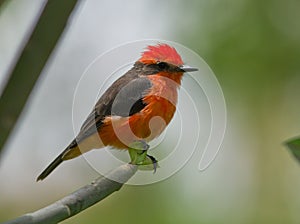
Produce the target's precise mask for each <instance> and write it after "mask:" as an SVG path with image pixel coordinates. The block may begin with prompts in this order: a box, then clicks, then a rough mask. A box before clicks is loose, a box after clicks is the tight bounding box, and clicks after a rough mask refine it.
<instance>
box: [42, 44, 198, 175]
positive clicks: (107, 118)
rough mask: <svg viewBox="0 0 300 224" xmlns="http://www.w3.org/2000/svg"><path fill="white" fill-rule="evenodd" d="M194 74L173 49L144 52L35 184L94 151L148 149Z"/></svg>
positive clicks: (162, 46) (154, 48)
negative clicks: (187, 75)
mask: <svg viewBox="0 0 300 224" xmlns="http://www.w3.org/2000/svg"><path fill="white" fill-rule="evenodd" d="M197 70H198V69H196V68H192V67H188V66H184V65H183V61H182V59H181V57H180V55H179V54H178V53H177V51H176V50H175V48H173V47H171V46H169V45H167V44H158V45H155V46H148V47H147V49H146V50H145V51H144V52H143V53H142V55H141V58H140V59H139V60H138V61H137V62H135V63H134V65H133V67H132V68H131V69H130V70H129V71H128V72H127V73H126V74H125V75H123V76H122V77H120V78H119V79H118V80H116V81H115V82H114V83H113V84H112V85H111V86H110V87H109V88H108V89H107V90H106V92H105V93H104V94H103V95H102V96H101V97H100V99H99V100H98V102H97V103H96V105H95V107H94V108H93V110H92V112H91V113H90V114H89V116H88V118H87V119H86V121H85V122H84V123H83V125H82V127H81V129H80V131H79V133H78V135H77V137H76V138H75V139H74V140H73V141H72V142H71V143H70V144H69V146H68V147H67V148H66V149H65V150H64V151H63V152H62V153H61V154H60V155H59V156H58V157H57V158H56V159H55V160H54V161H53V162H52V163H51V164H50V165H49V166H48V167H47V168H46V169H45V170H44V171H43V172H42V173H41V174H40V175H39V176H38V178H37V180H43V179H44V178H46V177H47V176H48V175H49V174H50V173H51V172H52V171H53V170H54V169H55V168H56V167H57V166H58V165H59V164H60V163H62V162H63V161H64V160H69V159H73V158H75V157H77V156H79V155H81V154H83V153H85V152H87V151H90V150H92V149H97V148H103V147H105V146H111V147H114V148H117V149H128V148H129V147H130V144H131V143H133V142H135V141H143V142H145V145H147V142H149V141H151V140H152V139H154V138H156V137H158V136H159V135H160V134H161V133H162V131H163V130H164V129H165V127H166V126H167V125H168V124H169V122H170V121H171V119H172V117H173V115H174V113H175V110H176V103H177V91H178V88H179V87H180V84H181V79H182V76H183V73H184V72H192V71H197ZM147 146H148V145H147ZM146 149H147V148H146ZM147 156H148V157H149V158H151V160H152V161H153V163H154V162H156V160H155V159H154V158H153V157H152V156H149V155H147Z"/></svg>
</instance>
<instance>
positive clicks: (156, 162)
mask: <svg viewBox="0 0 300 224" xmlns="http://www.w3.org/2000/svg"><path fill="white" fill-rule="evenodd" d="M147 157H148V158H149V159H151V161H152V164H153V173H156V169H157V165H158V161H157V160H156V159H155V158H154V157H153V156H150V155H148V154H147Z"/></svg>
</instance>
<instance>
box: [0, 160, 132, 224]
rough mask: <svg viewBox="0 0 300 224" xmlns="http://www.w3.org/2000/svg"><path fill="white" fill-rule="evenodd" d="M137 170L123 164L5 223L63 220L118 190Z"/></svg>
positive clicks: (48, 223)
mask: <svg viewBox="0 0 300 224" xmlns="http://www.w3.org/2000/svg"><path fill="white" fill-rule="evenodd" d="M136 171H137V166H136V165H132V164H125V165H122V166H120V167H118V168H116V169H115V170H113V171H112V172H110V173H109V174H108V175H107V176H106V177H100V178H98V179H96V180H95V181H93V182H92V183H91V184H88V185H86V186H84V187H82V188H80V189H79V190H77V191H75V192H73V193H72V194H70V195H68V196H66V197H64V198H63V199H61V200H59V201H56V202H55V203H53V204H51V205H49V206H47V207H45V208H42V209H40V210H38V211H35V212H33V213H28V214H25V215H23V216H21V217H19V218H17V219H14V220H12V221H8V222H6V223H4V224H37V223H43V224H51V223H58V222H60V221H63V220H65V219H67V218H70V217H71V216H74V215H76V214H78V213H80V212H81V211H83V210H85V209H86V208H88V207H90V206H92V205H94V204H95V203H97V202H99V201H101V200H102V199H104V198H106V197H107V196H109V195H110V194H112V193H113V192H115V191H118V190H119V189H120V188H121V187H122V186H123V184H124V183H126V182H127V181H128V180H129V179H130V178H131V177H132V176H133V175H134V174H135V172H136Z"/></svg>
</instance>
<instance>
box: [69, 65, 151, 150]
mask: <svg viewBox="0 0 300 224" xmlns="http://www.w3.org/2000/svg"><path fill="white" fill-rule="evenodd" d="M138 73H139V71H138V68H137V67H133V68H132V69H131V70H129V71H128V72H127V73H126V74H125V75H123V76H122V77H120V78H119V79H117V80H116V81H115V82H114V83H113V84H112V85H111V86H110V87H109V88H108V89H107V90H106V92H105V93H104V94H103V95H102V96H101V97H100V99H99V100H98V102H97V103H96V105H95V107H94V108H93V110H92V112H91V113H90V114H89V116H88V117H87V119H86V120H85V122H84V123H83V125H82V127H81V129H80V131H79V133H78V135H77V137H76V139H74V140H73V141H72V142H71V144H70V146H69V148H73V147H75V146H77V143H79V142H81V141H82V140H83V139H85V138H87V137H89V136H90V135H92V134H94V133H95V132H96V131H97V130H98V129H99V128H101V125H102V124H103V119H104V118H105V117H106V116H111V115H115V116H121V117H127V116H130V115H132V114H135V113H138V112H139V111H141V110H142V109H143V108H144V107H145V106H146V104H145V103H144V102H143V100H142V99H143V97H144V96H145V93H147V91H148V90H149V89H150V87H151V86H152V84H151V82H150V80H149V79H147V78H146V77H140V76H139V75H137V74H138Z"/></svg>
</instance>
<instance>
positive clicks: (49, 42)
mask: <svg viewBox="0 0 300 224" xmlns="http://www.w3.org/2000/svg"><path fill="white" fill-rule="evenodd" d="M78 1H79V0H68V1H61V0H48V1H46V4H45V7H44V9H43V12H42V13H41V15H40V17H39V19H38V21H37V23H36V25H35V26H34V28H33V29H32V33H31V36H30V37H29V39H28V42H27V43H26V44H25V47H24V49H23V50H22V52H21V54H20V57H19V59H17V58H16V59H17V62H16V65H15V66H14V68H12V69H11V71H9V74H8V75H7V77H8V81H7V84H6V86H5V89H4V91H3V93H2V95H1V98H0V130H1V135H0V152H1V150H2V149H3V145H4V144H5V142H6V140H7V138H8V136H9V134H10V132H11V131H12V129H13V127H14V126H15V123H16V122H17V119H18V117H19V115H20V114H21V112H22V109H23V107H24V105H25V103H26V101H27V99H28V97H29V94H30V92H31V90H32V88H33V86H34V84H35V82H36V80H37V79H38V77H39V75H40V73H41V72H42V70H43V68H44V66H45V64H46V62H47V60H48V58H49V56H50V54H51V52H52V51H53V49H54V48H55V46H56V43H57V41H58V39H59V37H60V36H61V34H62V33H63V30H64V29H65V27H66V25H67V22H68V19H69V16H70V15H71V13H72V11H73V9H74V7H75V6H76V4H77V2H78ZM0 3H2V1H1V0H0Z"/></svg>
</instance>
